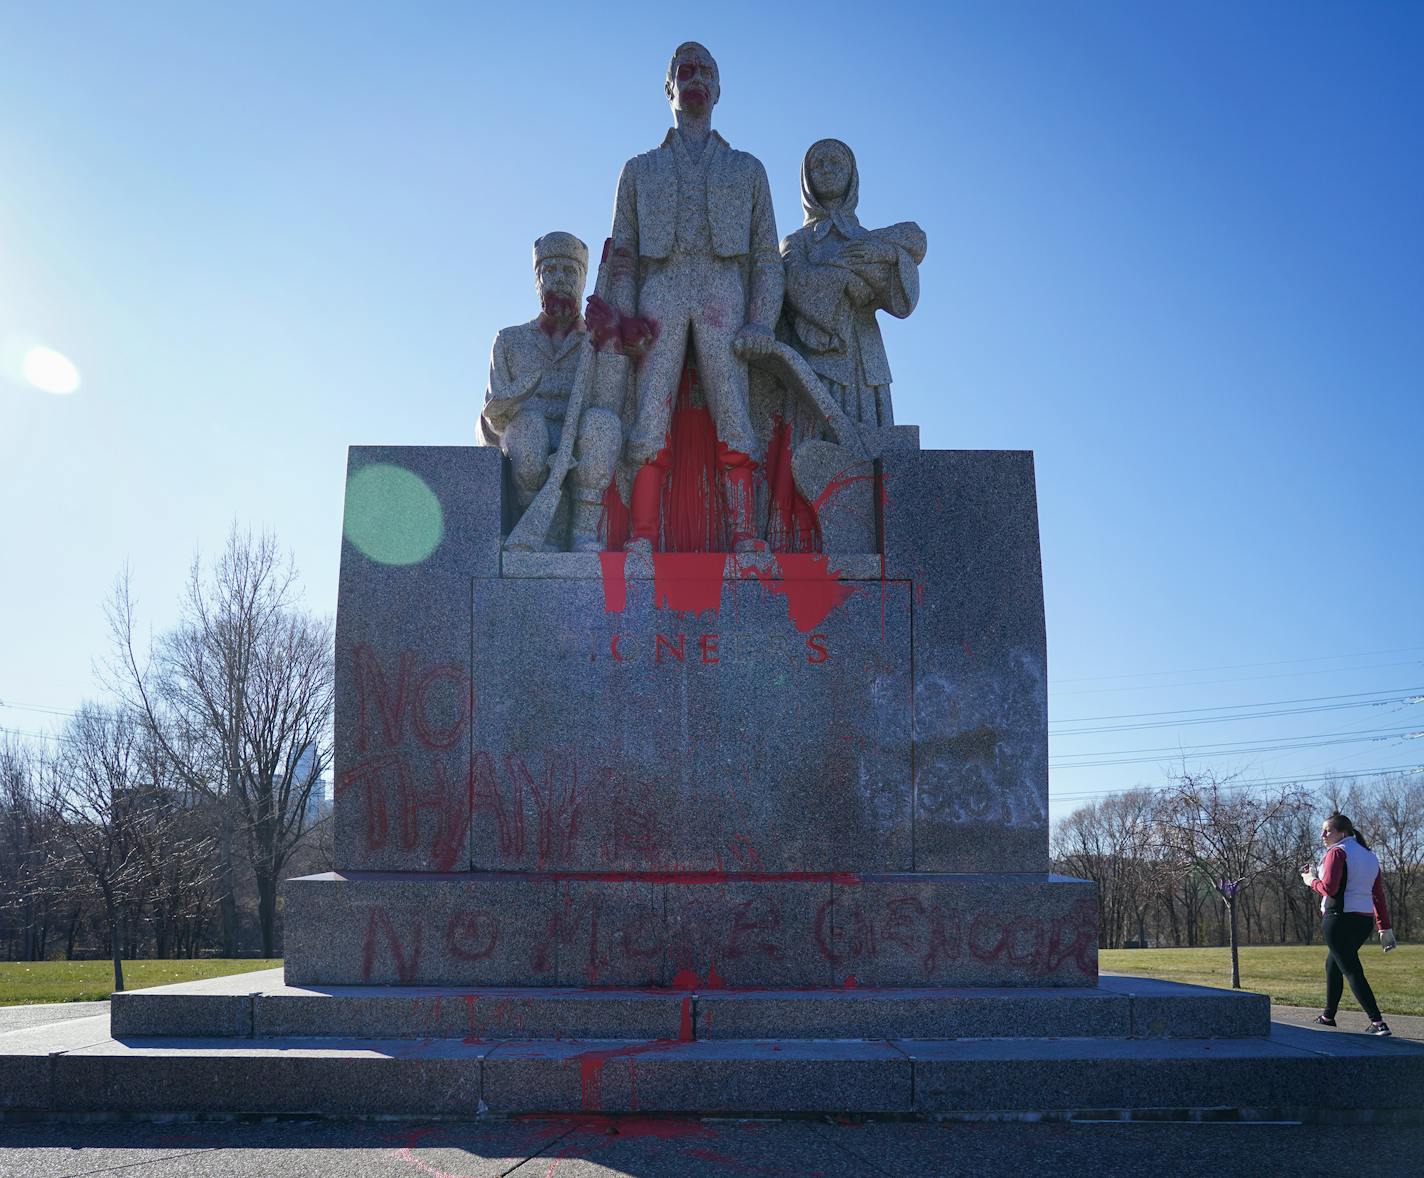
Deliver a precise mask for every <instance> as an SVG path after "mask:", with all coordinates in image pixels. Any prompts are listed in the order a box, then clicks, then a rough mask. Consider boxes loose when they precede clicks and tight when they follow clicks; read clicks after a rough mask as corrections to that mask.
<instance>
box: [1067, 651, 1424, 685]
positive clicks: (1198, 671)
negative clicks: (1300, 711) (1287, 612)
mask: <svg viewBox="0 0 1424 1178" xmlns="http://www.w3.org/2000/svg"><path fill="white" fill-rule="evenodd" d="M1420 650H1424V646H1401V647H1396V648H1393V649H1390V650H1358V651H1356V652H1355V653H1354V654H1315V655H1307V656H1305V657H1304V658H1298V659H1276V660H1274V661H1273V662H1268V663H1226V664H1223V665H1222V666H1217V667H1187V668H1185V669H1184V670H1180V671H1135V672H1130V673H1124V674H1121V675H1081V676H1078V677H1076V678H1072V679H1055V680H1054V682H1055V683H1100V682H1103V681H1105V680H1108V679H1143V678H1146V677H1147V676H1149V675H1204V674H1206V673H1207V672H1208V671H1248V670H1254V669H1255V668H1257V667H1285V666H1291V665H1293V664H1295V663H1319V662H1325V661H1327V660H1329V659H1363V658H1371V657H1373V656H1374V655H1377V654H1409V653H1412V652H1414V651H1420ZM1327 669H1328V670H1337V671H1352V670H1360V668H1358V667H1332V668H1327Z"/></svg>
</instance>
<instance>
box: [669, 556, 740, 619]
mask: <svg viewBox="0 0 1424 1178" xmlns="http://www.w3.org/2000/svg"><path fill="white" fill-rule="evenodd" d="M726 564H727V554H726V553H725V552H655V553H653V604H654V605H655V606H656V607H657V608H659V609H670V610H675V611H677V612H678V613H690V614H700V613H703V612H704V611H707V610H712V611H714V612H715V611H716V610H718V609H719V608H721V605H722V571H723V569H724V568H725V567H726Z"/></svg>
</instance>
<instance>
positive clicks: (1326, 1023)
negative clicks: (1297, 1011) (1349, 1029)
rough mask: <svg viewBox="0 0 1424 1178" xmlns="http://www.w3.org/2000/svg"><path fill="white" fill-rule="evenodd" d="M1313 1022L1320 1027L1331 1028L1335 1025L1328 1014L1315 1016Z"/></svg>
mask: <svg viewBox="0 0 1424 1178" xmlns="http://www.w3.org/2000/svg"><path fill="white" fill-rule="evenodd" d="M1315 1021H1316V1022H1318V1023H1319V1024H1320V1025H1321V1026H1322V1027H1333V1026H1334V1025H1335V1020H1334V1019H1333V1018H1331V1017H1330V1016H1329V1015H1328V1014H1317V1015H1316V1016H1315Z"/></svg>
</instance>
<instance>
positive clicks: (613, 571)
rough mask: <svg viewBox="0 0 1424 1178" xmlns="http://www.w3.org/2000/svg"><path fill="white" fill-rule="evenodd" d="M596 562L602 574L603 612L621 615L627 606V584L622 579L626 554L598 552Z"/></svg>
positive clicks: (626, 561)
mask: <svg viewBox="0 0 1424 1178" xmlns="http://www.w3.org/2000/svg"><path fill="white" fill-rule="evenodd" d="M598 562H599V564H600V565H601V566H602V572H603V612H604V613H606V614H621V613H622V612H623V611H624V610H625V609H626V608H627V606H628V582H627V580H626V578H625V577H624V569H625V567H626V566H627V563H628V554H627V553H626V552H600V553H599V554H598Z"/></svg>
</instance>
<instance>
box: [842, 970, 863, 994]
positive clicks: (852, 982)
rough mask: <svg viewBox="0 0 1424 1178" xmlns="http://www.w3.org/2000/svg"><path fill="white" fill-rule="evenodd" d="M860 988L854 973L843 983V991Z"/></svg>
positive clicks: (847, 976)
mask: <svg viewBox="0 0 1424 1178" xmlns="http://www.w3.org/2000/svg"><path fill="white" fill-rule="evenodd" d="M859 987H860V983H859V982H858V981H856V978H855V974H853V973H852V974H846V980H845V981H843V982H842V983H841V989H843V990H855V989H858V988H859Z"/></svg>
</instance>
